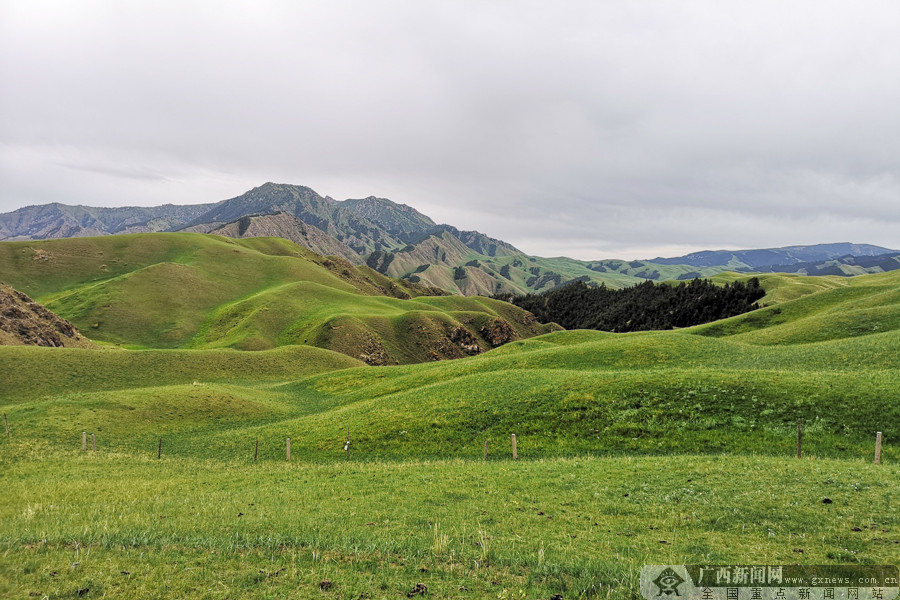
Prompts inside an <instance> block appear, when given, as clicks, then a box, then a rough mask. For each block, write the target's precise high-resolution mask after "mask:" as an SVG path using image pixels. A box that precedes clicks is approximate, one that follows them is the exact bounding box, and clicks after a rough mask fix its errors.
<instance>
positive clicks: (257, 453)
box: [253, 438, 259, 462]
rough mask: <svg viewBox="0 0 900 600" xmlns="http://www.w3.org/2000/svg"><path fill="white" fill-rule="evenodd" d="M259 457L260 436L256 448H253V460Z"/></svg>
mask: <svg viewBox="0 0 900 600" xmlns="http://www.w3.org/2000/svg"><path fill="white" fill-rule="evenodd" d="M257 457H259V438H256V448H254V449H253V462H256V459H257Z"/></svg>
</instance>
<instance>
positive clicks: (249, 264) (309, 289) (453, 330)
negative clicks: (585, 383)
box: [0, 233, 549, 364]
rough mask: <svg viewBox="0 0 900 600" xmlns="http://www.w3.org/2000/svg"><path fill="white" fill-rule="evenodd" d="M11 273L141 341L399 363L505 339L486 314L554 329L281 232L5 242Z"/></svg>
mask: <svg viewBox="0 0 900 600" xmlns="http://www.w3.org/2000/svg"><path fill="white" fill-rule="evenodd" d="M0 273H2V274H3V277H5V278H6V279H7V280H9V281H10V283H12V284H13V285H15V286H17V287H19V288H20V289H22V290H23V291H25V292H26V293H29V294H30V295H32V296H34V297H36V298H38V299H39V300H40V301H42V302H44V303H45V304H47V306H48V307H49V308H51V310H54V311H56V312H57V313H59V314H61V315H62V316H64V317H65V318H67V319H69V320H70V321H72V322H73V323H74V324H75V325H76V326H77V327H79V328H80V329H81V330H82V332H84V333H86V335H88V336H89V337H91V338H92V339H95V340H97V341H102V342H108V343H114V344H120V345H125V346H128V347H135V348H219V347H233V348H238V349H245V350H263V349H271V348H275V347H278V346H281V345H287V344H308V345H316V346H320V347H323V348H328V349H334V350H336V351H338V352H342V353H344V354H347V355H349V356H352V357H354V358H362V359H363V360H366V361H367V362H369V363H370V364H390V363H398V362H419V361H425V360H435V359H440V358H456V357H458V356H463V355H465V354H466V353H475V352H480V351H483V350H486V349H489V348H491V347H494V346H495V345H498V344H499V343H500V339H499V338H496V337H494V338H491V336H490V335H488V334H489V333H490V329H491V326H490V324H486V323H483V322H484V321H486V320H487V321H494V320H501V321H503V323H502V325H501V328H503V329H504V330H506V331H507V333H508V335H507V336H506V338H505V339H503V340H502V341H504V342H505V341H509V340H512V339H520V338H525V337H530V336H533V335H536V334H539V333H544V332H546V331H548V330H549V329H548V328H547V327H545V326H542V325H540V324H537V323H535V322H532V321H531V320H530V319H529V315H528V314H527V313H525V312H524V311H520V310H509V309H508V308H507V307H506V305H505V304H503V303H501V302H493V303H491V302H487V301H482V300H474V299H473V300H471V301H468V303H464V304H459V303H456V304H455V305H453V306H452V309H451V304H452V303H450V304H447V303H444V304H442V303H441V302H440V301H438V302H431V301H429V302H423V301H421V300H419V299H418V297H420V296H422V295H424V294H427V293H431V292H430V291H429V290H427V289H426V288H424V287H422V286H418V285H416V284H413V283H410V282H400V281H394V280H390V279H388V278H386V277H384V276H383V275H381V274H379V273H376V272H374V271H373V270H371V269H369V268H367V267H355V266H353V265H351V264H350V263H347V262H346V261H343V260H342V259H338V258H331V259H328V258H323V257H320V256H318V255H316V254H314V253H312V252H310V251H308V250H306V249H304V248H301V247H300V246H297V245H296V244H293V243H292V242H289V241H287V240H283V239H279V238H249V239H241V240H234V239H228V238H222V237H217V236H207V235H201V234H187V233H182V234H143V235H128V236H108V237H101V238H77V239H65V240H45V241H41V242H21V243H3V244H0ZM414 297H416V299H413V298H414ZM483 327H487V328H486V329H485V330H484V331H482V328H483ZM423 330H424V331H425V334H423ZM495 342H496V343H495Z"/></svg>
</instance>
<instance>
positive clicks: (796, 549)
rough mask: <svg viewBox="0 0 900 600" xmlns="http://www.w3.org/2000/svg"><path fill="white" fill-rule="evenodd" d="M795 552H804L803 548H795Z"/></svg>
mask: <svg viewBox="0 0 900 600" xmlns="http://www.w3.org/2000/svg"><path fill="white" fill-rule="evenodd" d="M794 552H796V553H797V554H803V548H794Z"/></svg>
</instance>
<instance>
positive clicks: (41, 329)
mask: <svg viewBox="0 0 900 600" xmlns="http://www.w3.org/2000/svg"><path fill="white" fill-rule="evenodd" d="M0 345H3V346H50V347H53V348H62V347H65V346H69V347H79V348H87V347H93V346H94V344H93V343H92V342H91V341H90V340H88V339H87V338H85V337H84V336H82V335H81V334H80V333H79V332H78V330H77V329H75V327H74V326H73V325H72V324H71V323H69V322H68V321H66V320H65V319H63V318H62V317H60V316H58V315H56V314H54V313H52V312H50V311H49V310H47V309H46V308H44V307H43V306H41V305H40V304H38V303H37V302H35V301H34V300H32V299H31V298H29V297H28V296H27V295H25V294H23V293H22V292H20V291H18V290H15V289H13V288H11V287H9V286H8V285H6V284H4V283H0Z"/></svg>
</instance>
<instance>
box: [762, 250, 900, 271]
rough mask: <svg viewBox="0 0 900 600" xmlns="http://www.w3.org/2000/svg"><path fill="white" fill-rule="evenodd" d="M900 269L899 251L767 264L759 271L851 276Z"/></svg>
mask: <svg viewBox="0 0 900 600" xmlns="http://www.w3.org/2000/svg"><path fill="white" fill-rule="evenodd" d="M898 269H900V252H893V253H887V254H878V255H875V256H852V255H847V256H841V257H839V258H833V259H829V260H821V261H815V262H802V263H794V264H792V265H768V266H766V267H761V268H760V269H759V270H760V271H769V272H772V273H798V274H800V275H837V276H840V277H853V276H855V275H865V274H867V273H883V272H886V271H896V270H898Z"/></svg>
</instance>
